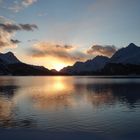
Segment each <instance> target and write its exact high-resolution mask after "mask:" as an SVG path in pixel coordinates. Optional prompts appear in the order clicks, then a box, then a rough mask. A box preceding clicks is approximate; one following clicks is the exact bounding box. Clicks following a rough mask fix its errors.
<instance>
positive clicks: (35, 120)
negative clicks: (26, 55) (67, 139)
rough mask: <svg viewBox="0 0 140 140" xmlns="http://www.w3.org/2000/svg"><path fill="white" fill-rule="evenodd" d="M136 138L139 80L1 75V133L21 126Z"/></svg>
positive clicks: (139, 118) (139, 119)
mask: <svg viewBox="0 0 140 140" xmlns="http://www.w3.org/2000/svg"><path fill="white" fill-rule="evenodd" d="M22 129H24V130H25V131H26V130H29V131H43V132H50V133H51V132H52V133H53V132H57V133H71V132H80V133H82V132H83V133H94V134H95V135H98V136H101V137H103V138H110V139H113V140H114V139H124V138H130V137H133V136H137V139H140V137H139V136H140V135H139V134H140V79H139V78H127V77H118V78H113V77H93V76H67V77H65V76H48V77H12V76H7V77H5V76H2V77H0V130H1V131H0V134H2V132H3V131H4V132H5V131H10V130H11V131H13V130H15V131H16V130H22Z"/></svg>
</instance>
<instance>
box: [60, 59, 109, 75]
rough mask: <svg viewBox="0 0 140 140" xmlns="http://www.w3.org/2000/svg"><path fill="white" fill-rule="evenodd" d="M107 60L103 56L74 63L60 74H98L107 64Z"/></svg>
mask: <svg viewBox="0 0 140 140" xmlns="http://www.w3.org/2000/svg"><path fill="white" fill-rule="evenodd" d="M108 61H109V58H108V57H105V56H96V57H95V58H94V59H92V60H87V61H86V62H76V63H75V64H74V65H73V66H68V67H65V68H63V69H62V70H61V71H60V72H61V73H64V74H74V75H75V74H92V73H93V72H94V73H96V72H99V71H100V70H101V69H103V67H104V66H105V65H106V64H107V63H108Z"/></svg>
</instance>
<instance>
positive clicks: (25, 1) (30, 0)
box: [22, 0, 37, 6]
mask: <svg viewBox="0 0 140 140" xmlns="http://www.w3.org/2000/svg"><path fill="white" fill-rule="evenodd" d="M35 2H37V0H23V1H22V4H23V5H25V6H29V5H32V4H33V3H35Z"/></svg>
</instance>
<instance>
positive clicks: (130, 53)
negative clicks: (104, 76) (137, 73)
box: [109, 43, 140, 65]
mask: <svg viewBox="0 0 140 140" xmlns="http://www.w3.org/2000/svg"><path fill="white" fill-rule="evenodd" d="M109 63H117V64H118V63H121V64H134V65H140V47H138V46H136V45H135V44H133V43H131V44H129V45H128V46H127V47H126V48H122V49H119V50H118V51H117V52H116V53H115V54H114V55H113V56H112V57H111V59H110V61H109Z"/></svg>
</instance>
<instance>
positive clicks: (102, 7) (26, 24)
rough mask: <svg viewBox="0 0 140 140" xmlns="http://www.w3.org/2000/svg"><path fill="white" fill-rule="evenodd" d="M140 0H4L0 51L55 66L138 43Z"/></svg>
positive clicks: (0, 0)
mask: <svg viewBox="0 0 140 140" xmlns="http://www.w3.org/2000/svg"><path fill="white" fill-rule="evenodd" d="M139 27H140V0H0V51H1V53H5V52H8V51H12V52H14V54H15V55H16V56H17V57H18V58H19V59H20V60H21V61H23V62H26V63H29V64H35V65H43V66H45V67H47V68H49V69H57V70H60V69H61V68H63V67H65V66H67V65H73V64H74V63H75V62H76V61H86V60H87V59H92V58H94V57H95V56H96V55H104V56H108V57H111V56H112V55H113V54H114V53H115V52H116V51H117V50H118V49H119V48H121V47H125V46H127V45H128V44H129V43H131V42H133V43H135V44H136V45H140V30H139Z"/></svg>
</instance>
